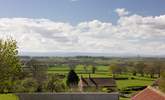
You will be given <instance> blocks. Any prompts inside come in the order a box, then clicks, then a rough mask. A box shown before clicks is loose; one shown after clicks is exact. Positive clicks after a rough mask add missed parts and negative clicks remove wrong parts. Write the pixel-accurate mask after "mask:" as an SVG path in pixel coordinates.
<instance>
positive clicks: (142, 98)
mask: <svg viewBox="0 0 165 100" xmlns="http://www.w3.org/2000/svg"><path fill="white" fill-rule="evenodd" d="M131 100H165V94H164V93H162V92H161V91H159V90H158V89H156V88H153V87H151V86H149V87H147V88H145V89H144V90H142V91H140V92H139V93H137V94H136V95H134V96H133V97H132V98H131Z"/></svg>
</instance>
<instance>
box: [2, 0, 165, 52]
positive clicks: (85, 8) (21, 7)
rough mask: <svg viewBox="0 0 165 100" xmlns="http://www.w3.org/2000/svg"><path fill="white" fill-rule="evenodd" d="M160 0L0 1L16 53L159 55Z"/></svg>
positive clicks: (164, 39) (164, 29)
mask: <svg viewBox="0 0 165 100" xmlns="http://www.w3.org/2000/svg"><path fill="white" fill-rule="evenodd" d="M164 4H165V0H0V38H1V39H6V38H8V37H10V36H12V37H13V38H14V39H16V41H17V43H18V47H19V48H18V50H19V51H20V52H57V51H58V52H59V51H60V52H92V53H93V52H96V53H97V52H98V53H115V54H117V53H118V54H121V53H123V54H124V53H125V54H129V53H130V54H135V55H145V54H146V55H165V6H164Z"/></svg>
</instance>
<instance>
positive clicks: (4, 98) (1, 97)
mask: <svg viewBox="0 0 165 100" xmlns="http://www.w3.org/2000/svg"><path fill="white" fill-rule="evenodd" d="M0 100H19V99H18V97H17V96H16V95H14V94H0Z"/></svg>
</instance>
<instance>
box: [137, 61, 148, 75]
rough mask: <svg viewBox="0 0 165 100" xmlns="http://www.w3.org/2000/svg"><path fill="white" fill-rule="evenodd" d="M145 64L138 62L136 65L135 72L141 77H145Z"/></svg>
mask: <svg viewBox="0 0 165 100" xmlns="http://www.w3.org/2000/svg"><path fill="white" fill-rule="evenodd" d="M145 66H146V65H145V64H144V62H138V63H137V64H136V65H135V70H136V72H137V73H139V74H141V76H144V68H145Z"/></svg>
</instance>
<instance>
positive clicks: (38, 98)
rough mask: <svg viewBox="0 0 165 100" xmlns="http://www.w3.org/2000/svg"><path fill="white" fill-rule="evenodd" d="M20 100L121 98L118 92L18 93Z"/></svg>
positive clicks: (97, 99)
mask: <svg viewBox="0 0 165 100" xmlns="http://www.w3.org/2000/svg"><path fill="white" fill-rule="evenodd" d="M16 95H17V96H18V97H19V100H119V95H118V93H18V94H16Z"/></svg>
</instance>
